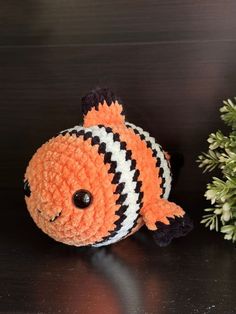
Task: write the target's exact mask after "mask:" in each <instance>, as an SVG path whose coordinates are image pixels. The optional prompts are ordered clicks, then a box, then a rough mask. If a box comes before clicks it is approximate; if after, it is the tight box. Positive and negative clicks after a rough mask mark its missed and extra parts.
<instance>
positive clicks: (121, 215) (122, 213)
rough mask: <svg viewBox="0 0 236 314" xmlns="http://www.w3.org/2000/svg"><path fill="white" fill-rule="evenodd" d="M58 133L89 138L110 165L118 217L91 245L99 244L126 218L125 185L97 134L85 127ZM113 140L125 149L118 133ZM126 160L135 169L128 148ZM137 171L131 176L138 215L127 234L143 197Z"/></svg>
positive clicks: (109, 236) (124, 144)
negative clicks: (110, 227) (113, 226)
mask: <svg viewBox="0 0 236 314" xmlns="http://www.w3.org/2000/svg"><path fill="white" fill-rule="evenodd" d="M98 127H99V128H105V130H106V132H107V133H113V131H112V129H111V128H110V127H105V126H103V125H99V126H98ZM60 134H61V135H63V136H64V135H66V134H69V135H73V134H74V135H76V137H83V139H84V140H88V139H91V144H92V145H97V146H98V153H99V154H102V155H103V156H104V163H107V164H109V165H110V167H109V170H108V173H113V174H114V175H113V179H112V182H111V183H112V184H115V185H116V189H115V192H114V194H117V195H118V198H117V200H116V204H117V205H119V209H118V210H117V211H116V212H115V214H116V215H117V216H118V219H117V220H116V221H115V222H114V224H115V228H114V229H113V230H108V232H109V235H107V236H106V237H103V238H102V240H100V241H98V242H96V243H94V244H93V245H96V244H100V243H103V242H105V241H107V240H110V239H111V238H112V237H114V236H115V235H116V234H117V233H118V232H119V230H120V228H121V226H122V222H123V221H124V220H125V219H126V218H127V216H126V210H127V208H128V206H126V205H124V204H123V203H124V202H125V200H126V198H127V194H125V193H123V190H124V187H125V182H120V179H121V173H120V172H119V171H117V164H116V162H115V161H112V160H111V158H112V154H111V152H107V151H106V143H104V142H100V138H99V137H98V136H93V135H92V132H91V131H89V130H88V131H86V129H83V130H79V131H78V130H75V129H74V130H66V131H64V132H62V133H60ZM113 141H116V142H120V149H121V150H126V147H127V144H126V143H125V142H123V141H121V140H120V135H119V134H118V133H114V135H113ZM126 160H131V166H130V170H132V169H135V166H136V161H135V160H133V159H132V153H131V151H130V150H126ZM139 173H140V172H139V170H138V169H136V170H135V173H134V176H133V181H134V182H136V187H135V192H136V193H138V194H139V196H138V200H137V204H139V206H138V207H139V210H138V211H137V212H136V213H137V215H138V216H137V218H136V219H135V221H134V224H133V226H132V228H130V229H129V232H128V234H129V233H130V231H131V230H132V229H133V228H134V227H135V226H136V225H137V220H138V218H139V217H140V216H139V212H140V208H141V206H142V203H141V201H142V198H143V192H141V190H140V189H141V186H142V182H141V181H138V177H139ZM128 234H126V236H128Z"/></svg>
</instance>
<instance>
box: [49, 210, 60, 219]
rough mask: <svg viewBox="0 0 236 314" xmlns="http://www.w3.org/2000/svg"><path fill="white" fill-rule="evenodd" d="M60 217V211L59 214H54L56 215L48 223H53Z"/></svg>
mask: <svg viewBox="0 0 236 314" xmlns="http://www.w3.org/2000/svg"><path fill="white" fill-rule="evenodd" d="M60 216H61V211H60V212H59V213H56V215H55V216H53V217H52V218H51V219H50V220H49V221H50V222H54V221H55V220H57V218H58V217H60Z"/></svg>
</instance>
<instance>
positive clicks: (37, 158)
mask: <svg viewBox="0 0 236 314" xmlns="http://www.w3.org/2000/svg"><path fill="white" fill-rule="evenodd" d="M82 111H83V115H84V123H83V126H75V127H73V128H71V129H67V130H65V131H62V132H60V133H59V134H57V135H56V136H55V137H53V138H52V139H50V140H49V141H48V142H46V143H45V144H44V145H42V146H41V147H40V148H39V149H38V150H37V152H36V153H35V155H34V156H33V158H32V159H31V161H30V162H29V165H28V167H27V170H26V173H25V179H24V192H25V200H26V203H27V207H28V210H29V212H30V215H31V216H32V218H33V220H34V221H35V223H36V224H37V225H38V227H39V228H41V229H42V230H43V231H44V232H45V233H46V234H48V235H49V236H51V237H52V238H54V239H55V240H57V241H60V242H63V243H66V244H70V245H75V246H86V245H92V246H96V247H99V246H104V245H108V244H111V243H115V242H117V241H120V240H122V239H124V238H126V237H127V236H129V235H131V234H133V233H134V232H136V231H137V230H138V229H139V228H140V227H141V226H142V225H144V224H145V225H146V226H147V228H148V229H149V230H151V231H152V232H153V235H154V239H155V240H156V242H157V243H158V244H159V245H160V246H165V245H167V244H169V243H170V241H171V240H172V239H173V238H176V237H180V236H183V235H185V234H186V233H188V232H189V231H190V230H191V229H192V223H191V220H190V219H189V218H188V217H187V216H186V214H185V212H184V211H183V209H182V208H181V207H179V206H178V205H176V204H175V203H172V202H169V201H168V200H167V199H168V196H169V193H170V188H171V171H170V163H169V156H168V154H167V153H165V152H164V151H163V149H162V148H161V146H160V145H159V144H157V142H156V141H155V139H154V138H153V137H151V136H150V135H149V133H147V132H145V131H144V130H143V129H141V128H140V127H137V126H135V125H134V124H131V123H128V122H127V121H125V117H124V115H123V108H122V104H121V102H120V101H119V100H118V98H117V97H116V96H115V95H114V94H113V93H112V92H111V91H110V90H108V89H105V88H104V89H97V90H94V91H92V92H90V93H89V94H88V95H86V96H85V97H84V98H82Z"/></svg>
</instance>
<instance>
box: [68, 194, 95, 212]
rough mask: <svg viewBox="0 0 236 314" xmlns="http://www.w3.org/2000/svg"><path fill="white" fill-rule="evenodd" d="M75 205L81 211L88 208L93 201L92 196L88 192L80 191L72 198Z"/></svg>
mask: <svg viewBox="0 0 236 314" xmlns="http://www.w3.org/2000/svg"><path fill="white" fill-rule="evenodd" d="M72 199H73V203H74V204H75V206H76V207H78V208H80V209H84V208H87V207H88V206H89V205H90V204H91V203H92V200H93V197H92V194H91V193H90V192H89V191H87V190H83V189H82V190H78V191H76V192H75V194H74V195H73V197H72Z"/></svg>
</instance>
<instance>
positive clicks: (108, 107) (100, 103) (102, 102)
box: [82, 88, 125, 127]
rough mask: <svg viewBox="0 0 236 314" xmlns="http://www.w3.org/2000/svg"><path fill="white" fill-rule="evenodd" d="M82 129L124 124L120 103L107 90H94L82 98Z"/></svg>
mask: <svg viewBox="0 0 236 314" xmlns="http://www.w3.org/2000/svg"><path fill="white" fill-rule="evenodd" d="M82 112H83V115H84V127H89V126H93V125H99V124H103V125H118V124H124V123H125V117H124V115H123V106H122V102H121V101H120V100H119V98H118V97H116V95H115V94H114V93H113V92H112V91H111V90H110V89H108V88H96V89H94V90H92V91H91V92H89V93H88V94H87V95H85V96H84V97H83V98H82Z"/></svg>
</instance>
